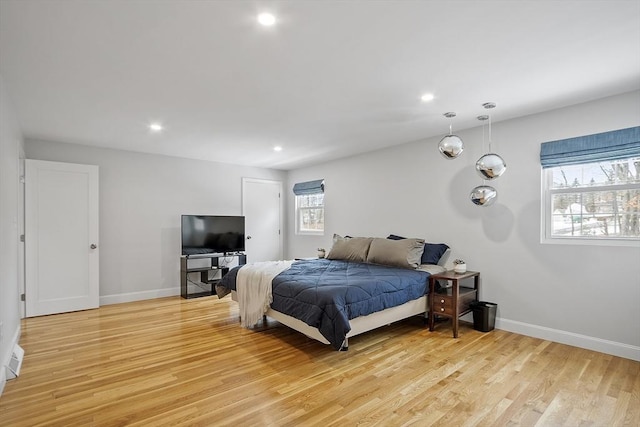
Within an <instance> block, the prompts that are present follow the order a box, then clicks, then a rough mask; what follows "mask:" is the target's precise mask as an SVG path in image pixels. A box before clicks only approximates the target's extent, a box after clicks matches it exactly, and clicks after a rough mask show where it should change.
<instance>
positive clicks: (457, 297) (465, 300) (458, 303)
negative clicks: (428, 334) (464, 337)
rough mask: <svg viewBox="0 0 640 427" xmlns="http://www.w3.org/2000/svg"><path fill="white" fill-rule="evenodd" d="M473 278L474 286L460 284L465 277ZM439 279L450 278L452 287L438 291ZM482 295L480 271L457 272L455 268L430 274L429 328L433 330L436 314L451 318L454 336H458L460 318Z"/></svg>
mask: <svg viewBox="0 0 640 427" xmlns="http://www.w3.org/2000/svg"><path fill="white" fill-rule="evenodd" d="M470 278H473V287H468V286H460V282H461V281H462V280H464V279H470ZM437 280H449V281H451V283H452V285H453V286H451V287H450V288H442V289H440V290H438V291H436V281H437ZM479 296H480V272H479V271H467V272H466V273H456V272H454V271H453V270H449V271H445V272H444V273H439V274H432V275H431V276H429V330H430V331H433V328H434V318H435V316H436V315H438V316H445V317H449V318H451V321H452V323H453V337H454V338H458V318H459V317H460V316H462V315H463V314H467V313H469V312H470V311H471V307H470V304H471V302H472V301H477V300H478V298H479Z"/></svg>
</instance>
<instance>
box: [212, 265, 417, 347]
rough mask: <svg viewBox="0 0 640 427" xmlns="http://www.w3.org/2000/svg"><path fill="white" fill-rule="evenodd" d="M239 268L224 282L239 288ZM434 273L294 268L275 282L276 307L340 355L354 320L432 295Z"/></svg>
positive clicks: (273, 305)
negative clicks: (313, 331)
mask: <svg viewBox="0 0 640 427" xmlns="http://www.w3.org/2000/svg"><path fill="white" fill-rule="evenodd" d="M236 275H237V269H235V270H232V271H230V272H229V274H227V275H226V276H225V277H224V278H223V281H222V283H221V285H222V286H224V287H226V288H228V289H235V278H236ZM428 278H429V273H427V272H424V271H418V270H408V269H402V268H395V267H387V266H382V265H376V264H364V263H358V262H350V261H339V260H326V259H317V260H315V259H314V260H304V261H298V262H295V263H293V265H292V266H291V268H289V269H288V270H285V271H283V272H282V273H280V274H279V275H278V276H276V277H275V278H274V279H273V283H272V286H273V302H272V303H271V308H273V309H274V310H277V311H279V312H281V313H284V314H287V315H289V316H292V317H295V318H296V319H299V320H301V321H303V322H305V323H306V324H307V325H309V326H312V327H315V328H317V329H318V330H319V331H320V333H321V334H322V335H323V336H324V337H325V338H326V339H327V340H328V341H329V342H330V343H331V345H332V346H333V347H334V348H335V349H336V350H339V349H340V348H341V347H342V345H343V343H344V341H345V338H346V335H347V333H348V332H349V331H350V330H351V326H350V325H349V320H350V319H354V318H356V317H359V316H366V315H368V314H371V313H375V312H377V311H381V310H384V309H387V308H390V307H395V306H397V305H401V304H404V303H406V302H408V301H411V300H414V299H417V298H420V297H421V296H423V295H424V294H426V293H427V291H428Z"/></svg>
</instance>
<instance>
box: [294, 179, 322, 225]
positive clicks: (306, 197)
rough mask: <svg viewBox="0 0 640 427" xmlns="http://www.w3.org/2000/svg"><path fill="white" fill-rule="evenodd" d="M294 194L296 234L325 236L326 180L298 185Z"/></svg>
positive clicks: (295, 186)
mask: <svg viewBox="0 0 640 427" xmlns="http://www.w3.org/2000/svg"><path fill="white" fill-rule="evenodd" d="M293 193H294V194H295V210H296V211H295V216H296V234H316V235H324V180H322V179H319V180H315V181H307V182H300V183H297V184H295V185H294V186H293Z"/></svg>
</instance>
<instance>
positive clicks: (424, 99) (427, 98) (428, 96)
mask: <svg viewBox="0 0 640 427" xmlns="http://www.w3.org/2000/svg"><path fill="white" fill-rule="evenodd" d="M433 98H435V96H433V94H432V93H425V94H424V95H422V96H421V97H420V99H422V102H429V101H433Z"/></svg>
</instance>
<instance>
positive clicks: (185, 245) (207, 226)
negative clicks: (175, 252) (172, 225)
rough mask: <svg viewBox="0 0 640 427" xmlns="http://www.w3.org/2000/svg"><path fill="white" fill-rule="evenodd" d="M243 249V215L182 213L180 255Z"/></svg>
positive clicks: (239, 250) (240, 250)
mask: <svg viewBox="0 0 640 427" xmlns="http://www.w3.org/2000/svg"><path fill="white" fill-rule="evenodd" d="M242 251H244V217H243V216H219V215H215V216H214V215H182V255H199V254H211V253H227V252H242Z"/></svg>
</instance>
